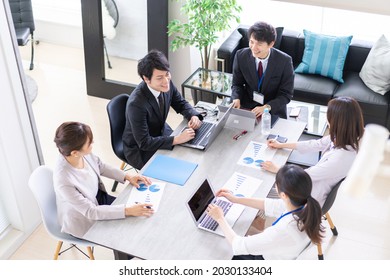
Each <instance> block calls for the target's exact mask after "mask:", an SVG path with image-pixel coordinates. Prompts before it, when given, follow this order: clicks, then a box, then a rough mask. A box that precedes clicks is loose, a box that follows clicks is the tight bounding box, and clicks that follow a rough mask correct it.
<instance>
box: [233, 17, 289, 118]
mask: <svg viewBox="0 0 390 280" xmlns="http://www.w3.org/2000/svg"><path fill="white" fill-rule="evenodd" d="M248 38H249V47H248V48H244V49H240V50H238V51H237V53H236V56H235V58H234V62H233V83H232V100H233V102H234V105H233V106H234V107H235V108H246V109H250V110H252V111H253V112H254V113H255V114H256V117H259V116H260V115H261V114H263V111H264V109H265V108H266V107H268V109H269V111H270V113H271V114H273V115H277V116H279V117H281V118H285V119H286V118H287V107H286V105H287V104H288V103H289V102H290V100H291V99H292V97H293V88H294V68H293V64H292V59H291V57H290V56H289V55H287V54H285V53H284V52H281V51H279V50H277V49H274V48H272V47H273V45H274V43H275V40H276V30H275V28H274V27H273V26H271V25H270V24H268V23H265V22H256V23H255V24H253V25H252V26H251V27H250V28H249V30H248Z"/></svg>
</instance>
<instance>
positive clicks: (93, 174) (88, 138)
mask: <svg viewBox="0 0 390 280" xmlns="http://www.w3.org/2000/svg"><path fill="white" fill-rule="evenodd" d="M54 142H55V143H56V145H57V148H58V150H59V152H60V155H59V157H58V160H57V163H56V165H55V167H54V170H53V180H54V190H55V193H56V201H57V209H58V219H59V221H60V224H61V230H62V231H63V232H66V233H69V234H72V235H74V236H76V237H81V238H82V237H83V235H84V234H85V233H86V232H87V231H88V229H89V228H90V227H91V226H92V225H93V223H94V222H95V221H97V220H110V219H124V218H125V217H127V216H147V217H149V216H151V215H152V214H153V209H151V206H152V205H150V204H138V205H134V206H131V207H126V206H125V205H124V204H117V205H110V204H111V203H112V202H113V201H114V199H115V197H113V196H111V195H109V194H107V191H106V189H105V187H104V185H103V183H102V181H101V179H100V175H101V176H105V177H108V178H111V179H114V180H116V181H118V182H121V183H124V182H125V181H129V182H130V184H131V185H133V186H135V187H139V185H138V184H139V183H141V182H143V183H145V184H147V185H149V184H150V183H151V182H150V179H148V178H146V177H144V176H141V175H138V174H137V175H134V176H132V175H130V174H126V173H125V172H124V171H123V170H121V169H119V168H115V167H112V166H110V165H107V164H104V163H103V162H102V161H101V160H100V158H99V157H97V156H96V155H94V154H92V143H93V134H92V131H91V128H90V127H89V126H88V125H86V124H83V123H79V122H65V123H63V124H61V125H60V126H59V127H58V128H57V130H56V133H55V138H54Z"/></svg>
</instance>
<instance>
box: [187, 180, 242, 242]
mask: <svg viewBox="0 0 390 280" xmlns="http://www.w3.org/2000/svg"><path fill="white" fill-rule="evenodd" d="M210 203H212V204H216V205H218V206H220V207H221V208H222V210H223V212H224V214H225V218H226V220H227V222H228V224H229V225H230V226H233V225H234V223H235V222H236V221H237V219H238V218H239V217H240V215H241V214H242V212H243V211H244V209H245V207H244V206H242V205H239V204H234V203H231V202H230V201H228V200H227V199H226V198H224V197H216V196H215V193H214V191H213V189H212V188H211V185H210V182H209V180H208V179H207V178H206V179H205V180H204V181H203V182H202V184H201V185H200V186H199V187H198V188H197V189H196V190H195V192H194V193H193V194H192V195H191V196H190V198H189V200H188V201H187V203H186V205H187V208H188V209H189V212H190V214H191V217H192V219H193V220H194V222H195V225H196V226H197V227H198V228H200V229H202V230H205V231H209V232H212V233H215V234H218V235H221V236H224V234H223V232H222V230H221V229H220V227H219V226H218V223H217V222H216V221H215V220H214V219H212V218H211V217H210V216H209V215H207V213H206V209H207V206H208V205H209V204H210Z"/></svg>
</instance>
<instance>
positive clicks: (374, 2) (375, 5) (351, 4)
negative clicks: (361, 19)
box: [273, 0, 390, 15]
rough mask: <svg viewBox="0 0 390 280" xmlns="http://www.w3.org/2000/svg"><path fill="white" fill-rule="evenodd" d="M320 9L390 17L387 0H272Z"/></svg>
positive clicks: (389, 6) (389, 7)
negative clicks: (343, 10) (318, 7)
mask: <svg viewBox="0 0 390 280" xmlns="http://www.w3.org/2000/svg"><path fill="white" fill-rule="evenodd" d="M273 1H281V2H291V3H299V4H305V5H314V6H320V7H327V8H334V9H345V10H351V11H359V12H366V13H374V14H382V15H390V4H389V0H370V1H368V0H342V1H340V0H273Z"/></svg>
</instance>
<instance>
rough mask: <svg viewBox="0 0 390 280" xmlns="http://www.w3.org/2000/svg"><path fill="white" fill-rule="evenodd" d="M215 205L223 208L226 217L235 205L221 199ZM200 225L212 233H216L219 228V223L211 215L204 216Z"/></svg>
mask: <svg viewBox="0 0 390 280" xmlns="http://www.w3.org/2000/svg"><path fill="white" fill-rule="evenodd" d="M214 204H215V205H218V206H219V207H221V208H222V210H223V214H224V215H226V213H227V212H228V211H229V209H230V207H232V205H233V204H232V203H231V202H228V201H225V200H221V199H219V200H217V201H215V202H214ZM200 225H201V226H202V227H203V228H206V229H209V230H212V231H214V230H215V229H216V228H217V227H218V223H217V222H216V221H215V220H214V219H213V218H211V217H210V216H209V215H206V216H204V218H203V220H202V222H201V223H200Z"/></svg>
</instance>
